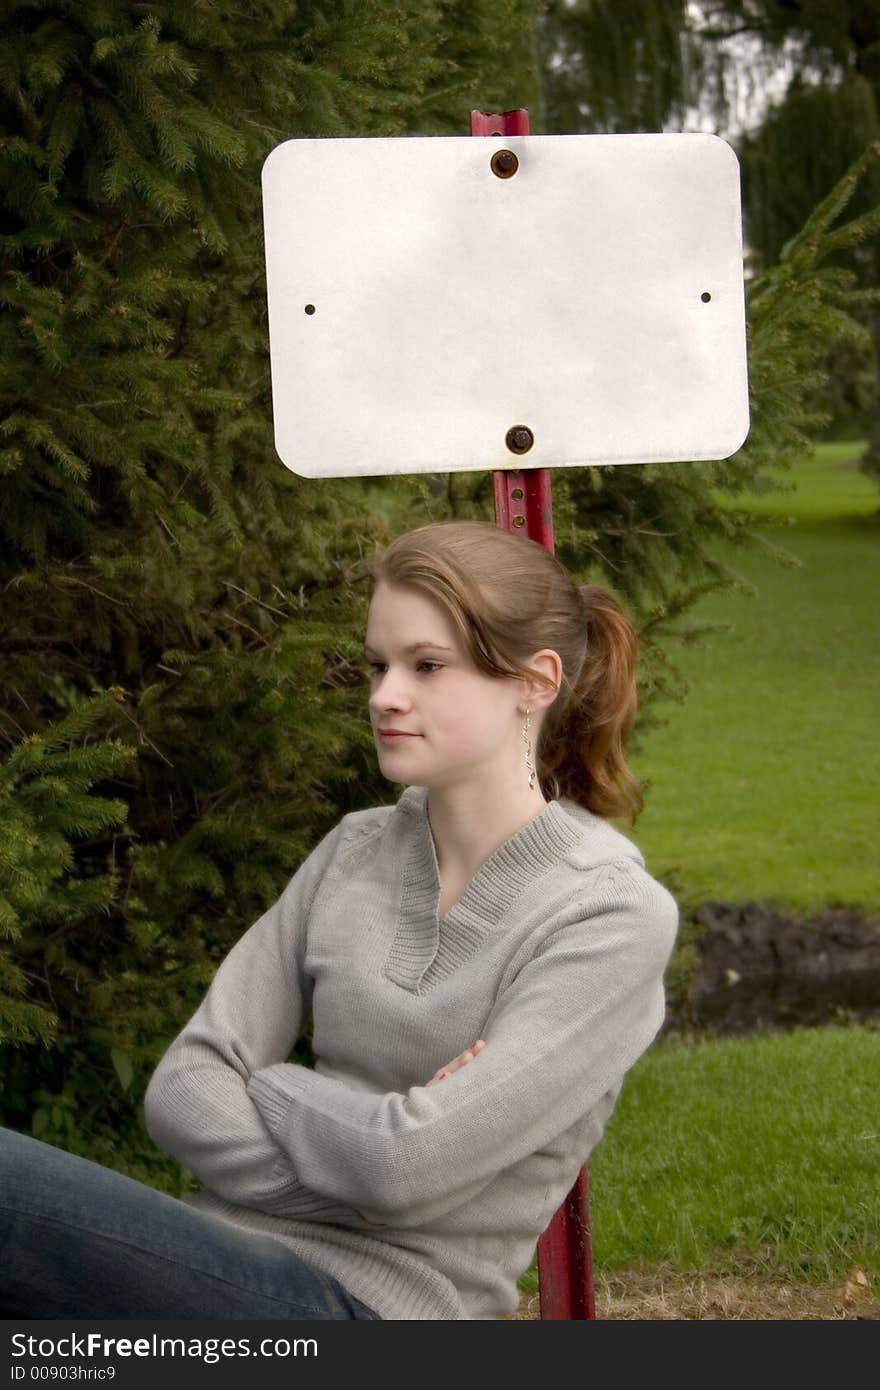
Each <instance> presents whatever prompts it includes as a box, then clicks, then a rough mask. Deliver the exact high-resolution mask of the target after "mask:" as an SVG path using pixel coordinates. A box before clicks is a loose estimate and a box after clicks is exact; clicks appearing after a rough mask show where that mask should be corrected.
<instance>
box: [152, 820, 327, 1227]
mask: <svg viewBox="0 0 880 1390" xmlns="http://www.w3.org/2000/svg"><path fill="white" fill-rule="evenodd" d="M344 822H345V817H343V819H342V821H340V822H339V824H338V825H337V826H336V827H335V828H334V829H333V830H331V831H330V832H329V834H328V835H326V836H325V837H324V839H323V840H322V841H321V842H320V844H319V845H318V846H317V847H316V848H315V849H314V850H313V851H312V853H311V854H310V855H309V856H308V858H307V859H305V860H304V861H303V863H302V864H301V865H300V867H299V869H298V870H297V872H296V874H295V875H294V876H293V878H292V879H291V880H290V882H289V883H288V885H287V887H286V888H285V890H284V892H283V893H282V894H281V896H280V898H278V900H277V901H276V902H275V903H273V905H272V906H271V907H270V908H269V909H268V910H267V911H266V912H265V913H264V914H263V916H262V917H260V918H259V919H258V921H256V922H255V923H254V924H253V925H252V926H251V927H250V928H249V929H248V930H247V931H246V932H245V933H244V935H243V936H242V937H241V939H240V940H239V941H238V942H236V944H235V946H233V948H232V950H231V951H230V952H229V953H228V955H227V956H226V957H225V959H224V960H223V961H222V963H221V964H220V966H219V967H218V969H217V972H216V974H215V976H214V979H213V981H212V982H211V985H210V987H209V989H208V992H207V994H206V995H205V998H204V999H203V1000H202V1003H201V1004H200V1005H199V1007H198V1009H197V1010H196V1012H195V1014H194V1015H193V1017H192V1018H191V1019H190V1021H189V1022H188V1023H187V1024H186V1026H185V1027H184V1028H183V1029H182V1031H181V1032H180V1033H179V1034H178V1036H177V1037H176V1038H175V1039H174V1041H173V1042H172V1043H171V1045H170V1047H169V1048H168V1049H167V1051H166V1052H165V1054H164V1055H163V1057H162V1058H161V1060H160V1062H159V1064H158V1066H157V1067H156V1070H155V1071H154V1073H153V1075H152V1077H151V1078H150V1082H149V1085H148V1087H147V1090H146V1094H145V1096H144V1121H145V1123H146V1127H147V1131H148V1133H149V1134H150V1137H151V1138H152V1139H153V1140H154V1141H155V1143H156V1144H158V1145H159V1147H160V1148H162V1149H164V1150H165V1151H166V1152H168V1153H170V1154H173V1156H174V1157H175V1158H176V1159H177V1160H178V1161H179V1162H180V1163H182V1164H183V1165H184V1167H186V1168H188V1169H189V1170H190V1172H192V1173H194V1174H195V1176H196V1177H197V1178H199V1179H200V1180H201V1182H203V1183H204V1185H205V1186H206V1187H207V1188H209V1189H210V1190H211V1191H212V1192H215V1193H216V1194H217V1195H218V1196H220V1197H223V1198H225V1199H227V1200H228V1201H231V1202H237V1203H241V1204H242V1205H245V1206H254V1207H261V1208H264V1209H265V1210H271V1211H276V1212H278V1211H287V1212H288V1213H289V1214H291V1215H292V1214H295V1213H296V1212H297V1211H299V1210H300V1209H301V1208H302V1204H303V1201H304V1200H305V1199H306V1198H307V1197H308V1195H309V1194H308V1189H307V1188H305V1187H304V1186H303V1184H302V1183H301V1181H300V1177H299V1175H298V1173H297V1171H296V1169H295V1167H294V1166H293V1161H292V1159H291V1156H290V1155H289V1154H288V1153H287V1152H286V1151H285V1150H284V1149H283V1148H282V1147H280V1146H279V1144H278V1143H277V1141H276V1140H275V1138H274V1137H273V1135H272V1134H271V1132H270V1131H269V1129H268V1128H267V1126H266V1124H265V1122H264V1121H263V1119H262V1116H261V1115H260V1112H259V1110H258V1108H257V1106H256V1105H255V1104H254V1102H253V1100H252V1099H251V1097H250V1096H249V1095H248V1093H247V1082H248V1079H249V1078H250V1076H251V1075H252V1073H254V1072H255V1071H258V1070H259V1069H260V1068H262V1067H265V1066H267V1065H268V1064H269V1063H272V1062H277V1061H278V1059H279V1058H282V1057H287V1056H288V1055H289V1053H290V1051H291V1048H292V1047H293V1045H294V1043H295V1042H296V1039H297V1037H298V1036H299V1034H300V1032H301V1030H302V1026H303V1023H304V1021H305V1019H306V1018H307V1016H308V1013H309V1011H310V1008H311V995H310V988H309V985H310V982H309V981H308V979H307V977H306V976H305V972H304V969H303V954H304V950H305V935H306V932H305V928H306V922H307V919H308V914H309V910H310V908H311V904H312V901H313V900H314V896H315V893H316V891H317V889H318V886H319V885H320V882H321V879H322V877H323V875H324V873H325V871H326V868H327V865H328V864H329V862H330V860H331V859H332V857H333V854H334V852H335V851H336V849H337V847H338V844H339V841H340V837H341V835H342V833H343V826H344Z"/></svg>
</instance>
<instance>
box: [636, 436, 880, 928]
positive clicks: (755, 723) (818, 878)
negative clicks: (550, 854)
mask: <svg viewBox="0 0 880 1390" xmlns="http://www.w3.org/2000/svg"><path fill="white" fill-rule="evenodd" d="M861 447H862V446H861V445H858V444H848V445H840V444H835V445H823V446H819V448H818V449H817V450H816V452H815V454H814V455H813V456H811V457H810V458H808V459H806V460H805V461H804V462H803V464H802V465H801V466H799V467H798V468H797V469H796V470H793V472H792V474H791V475H788V476H789V477H790V478H791V479H792V480H794V481H795V482H796V484H797V490H796V491H795V492H793V493H779V494H772V495H768V496H764V497H761V498H757V499H754V500H751V499H750V501H749V506H750V507H751V508H752V509H753V510H754V511H756V512H760V513H761V515H762V516H763V517H766V519H767V521H766V530H763V529H762V531H760V532H759V534H764V535H766V537H767V538H768V539H769V540H770V541H771V543H772V544H773V545H775V546H778V547H780V548H782V549H784V550H785V551H787V552H788V553H789V554H790V555H791V557H792V559H793V561H794V562H795V563H793V564H791V565H786V566H783V565H781V564H779V563H778V562H777V561H776V560H774V558H773V557H772V555H771V554H770V552H769V550H768V549H767V548H766V547H764V546H758V547H756V548H754V549H750V550H748V551H746V550H742V549H737V550H734V549H733V548H732V547H724V548H720V547H719V552H718V553H719V554H720V555H721V556H722V558H723V559H724V560H725V562H726V563H727V564H728V566H729V567H730V568H731V569H732V570H733V571H734V572H735V573H737V574H738V575H741V576H742V577H743V578H744V579H746V580H747V581H749V582H750V583H751V584H753V585H754V587H755V590H756V591H757V592H756V594H755V595H754V596H752V595H750V594H748V593H746V592H742V591H738V592H734V593H728V594H712V595H708V596H707V597H706V598H705V599H704V600H702V601H701V602H700V603H698V604H697V605H696V606H695V608H694V609H693V610H692V612H691V615H690V616H691V617H692V618H693V620H694V621H696V622H703V621H709V622H723V623H725V624H727V625H728V626H727V631H725V632H721V633H713V634H710V635H708V636H707V637H705V638H703V639H701V640H700V641H699V642H698V643H697V644H695V645H692V646H684V645H682V646H681V647H680V648H678V649H676V651H675V652H674V653H673V656H674V659H675V661H676V664H677V665H678V666H679V669H680V670H681V672H682V675H683V676H684V678H685V680H686V682H687V684H688V687H689V693H688V695H687V698H686V700H685V701H684V703H683V704H680V705H679V704H676V703H674V702H671V701H667V702H665V703H664V704H663V705H662V706H660V707H658V713H660V714H661V715H662V716H663V717H664V718H665V719H666V721H667V722H666V725H665V727H664V728H662V729H655V730H651V731H650V735H649V736H647V737H646V739H645V747H644V749H643V750H642V751H641V752H640V753H637V754H634V755H633V757H632V760H631V761H632V766H633V769H634V771H635V772H636V775H637V776H639V777H640V778H642V779H649V780H650V782H651V786H650V788H649V790H648V793H647V796H646V809H645V811H644V813H643V815H642V816H641V817H640V819H639V821H638V823H637V825H636V827H635V829H634V830H633V831H631V832H630V831H627V833H631V835H632V838H633V839H635V840H636V841H637V842H638V844H639V845H640V847H641V848H642V850H643V852H644V854H645V857H646V859H647V862H648V867H649V869H650V870H651V871H652V872H653V873H655V874H656V875H657V876H658V877H661V878H663V879H664V880H665V881H667V882H669V883H670V884H671V885H672V886H673V887H674V890H675V891H676V894H677V896H678V898H679V901H680V902H681V903H682V905H683V906H688V905H696V904H698V903H700V902H702V901H705V899H707V898H718V899H722V900H724V901H728V902H745V901H748V900H749V899H758V900H761V901H762V902H765V903H774V904H777V905H778V906H780V907H782V908H788V909H795V910H797V909H801V910H807V911H808V910H813V909H819V908H822V907H824V906H826V905H830V904H841V903H853V904H857V905H859V906H861V907H863V908H864V909H866V910H868V911H872V910H873V911H877V910H878V909H880V851H878V844H877V841H878V830H880V816H878V810H877V802H878V796H877V788H878V784H880V738H878V731H877V723H878V719H877V716H878V713H880V700H878V691H880V605H878V601H877V600H878V594H880V516H878V505H880V493H878V490H877V488H876V486H875V485H874V484H873V483H871V482H870V481H869V480H868V479H867V478H866V477H865V476H864V475H863V474H861V473H858V472H857V471H856V467H855V461H856V458H857V457H858V454H859V453H860V452H861ZM786 517H789V518H792V524H790V525H787V526H784V527H780V526H779V524H778V522H779V518H786ZM621 828H626V827H621Z"/></svg>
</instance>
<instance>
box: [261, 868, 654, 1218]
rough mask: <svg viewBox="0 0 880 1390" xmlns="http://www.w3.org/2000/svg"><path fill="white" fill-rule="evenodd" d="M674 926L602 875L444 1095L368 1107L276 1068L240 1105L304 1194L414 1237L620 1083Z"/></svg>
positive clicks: (649, 1023) (646, 1030) (633, 880)
mask: <svg viewBox="0 0 880 1390" xmlns="http://www.w3.org/2000/svg"><path fill="white" fill-rule="evenodd" d="M677 927H678V906H677V904H676V902H675V899H674V898H673V897H672V895H671V894H670V893H669V892H668V891H667V890H666V889H665V888H664V887H663V886H662V884H660V883H658V882H657V881H656V880H655V879H653V878H651V877H650V875H648V874H647V873H646V872H645V871H644V870H642V869H640V868H638V867H637V866H636V865H635V864H634V863H632V861H623V860H622V861H619V862H615V863H614V864H612V865H610V866H609V868H608V871H607V872H606V874H605V875H604V877H603V879H602V881H601V884H600V885H597V887H596V889H595V890H594V896H593V897H591V899H590V901H589V902H587V903H584V904H583V905H582V907H581V908H580V909H579V910H578V911H577V912H576V913H573V912H569V913H567V916H566V924H565V925H564V926H562V927H560V928H559V929H557V930H556V931H553V932H551V933H549V934H548V936H547V938H546V939H545V941H544V942H543V943H542V945H541V948H540V949H539V951H538V952H537V953H536V954H535V955H534V956H533V957H532V959H531V960H530V961H529V962H528V963H527V964H526V965H524V966H523V967H522V968H521V969H520V970H519V972H518V974H517V975H516V977H515V979H514V980H513V981H512V983H511V984H510V985H509V986H508V987H507V988H506V989H504V990H503V991H502V993H501V994H500V995H499V997H498V999H497V1000H496V1003H495V1005H494V1007H493V1009H492V1010H491V1012H490V1014H489V1017H488V1019H487V1020H486V1024H485V1027H484V1028H483V1029H482V1030H481V1036H482V1037H483V1038H484V1039H485V1041H486V1047H485V1048H484V1049H483V1051H482V1052H481V1053H480V1054H479V1055H478V1056H477V1057H476V1058H475V1059H474V1061H473V1062H471V1063H470V1064H469V1065H468V1066H466V1067H462V1068H461V1069H460V1070H458V1071H456V1072H454V1073H453V1074H452V1075H451V1076H449V1077H448V1078H447V1079H446V1080H444V1081H442V1082H440V1083H439V1084H437V1085H435V1086H431V1087H428V1086H425V1085H418V1086H411V1087H410V1088H409V1090H408V1091H407V1092H406V1093H405V1094H402V1093H398V1092H391V1093H386V1094H384V1095H376V1094H375V1093H372V1094H370V1093H364V1092H362V1091H355V1090H351V1089H349V1088H348V1087H347V1086H345V1085H344V1084H343V1083H341V1082H340V1081H339V1080H337V1079H336V1078H333V1077H327V1076H323V1075H321V1074H320V1073H318V1072H315V1071H311V1070H310V1069H308V1068H307V1067H301V1066H297V1065H291V1064H289V1063H281V1064H276V1065H270V1066H267V1067H264V1068H262V1069H260V1070H258V1071H255V1072H254V1074H253V1075H252V1076H251V1078H250V1080H249V1082H248V1086H247V1090H248V1095H249V1096H250V1097H251V1099H252V1100H253V1101H254V1103H255V1104H256V1106H257V1108H258V1109H259V1111H260V1114H261V1115H262V1117H263V1119H264V1120H265V1122H266V1125H267V1126H268V1128H269V1130H270V1132H271V1133H272V1134H273V1135H274V1137H275V1139H276V1140H277V1142H278V1144H279V1145H280V1146H281V1148H283V1149H284V1151H285V1153H287V1154H288V1155H289V1156H290V1159H291V1161H292V1163H293V1164H294V1166H295V1168H296V1171H297V1172H298V1173H299V1175H300V1177H301V1179H302V1181H303V1182H305V1183H306V1184H307V1185H308V1186H309V1187H311V1188H313V1189H314V1190H315V1191H316V1192H320V1193H322V1194H324V1195H325V1196H327V1197H330V1198H334V1199H336V1200H341V1201H344V1202H346V1203H348V1204H350V1205H351V1206H353V1207H355V1208H356V1209H358V1210H359V1212H361V1213H362V1214H363V1216H364V1217H365V1218H366V1219H367V1220H370V1221H373V1222H376V1223H378V1224H382V1225H392V1226H398V1227H411V1226H418V1225H422V1224H424V1223H426V1222H428V1221H430V1220H433V1219H435V1218H437V1217H439V1216H442V1215H443V1214H444V1213H446V1212H448V1211H450V1210H452V1209H453V1208H455V1207H457V1206H459V1205H460V1204H461V1203H462V1202H463V1201H465V1200H467V1199H468V1197H469V1196H470V1195H472V1194H473V1193H475V1192H477V1191H479V1190H480V1188H481V1187H483V1186H485V1184H486V1183H487V1182H488V1181H489V1180H491V1179H492V1178H493V1177H494V1176H495V1175H496V1174H497V1173H499V1172H501V1171H502V1170H503V1169H505V1168H508V1167H510V1166H511V1165H513V1164H515V1163H517V1162H519V1161H520V1160H522V1159H524V1158H526V1157H528V1156H529V1155H530V1154H533V1153H535V1152H537V1151H538V1150H540V1149H541V1148H542V1147H543V1146H545V1145H547V1144H549V1143H551V1142H552V1141H553V1140H554V1139H556V1138H558V1136H559V1135H560V1134H562V1133H563V1132H564V1131H565V1130H567V1129H568V1128H569V1127H570V1126H571V1125H573V1124H575V1123H576V1122H577V1121H578V1119H579V1118H580V1117H582V1116H583V1115H585V1114H586V1113H587V1112H588V1111H589V1110H591V1109H592V1108H593V1106H594V1105H596V1104H597V1102H598V1101H599V1100H600V1099H601V1098H602V1097H603V1096H604V1095H605V1094H606V1093H607V1092H608V1091H609V1090H611V1089H612V1088H613V1087H614V1086H616V1085H618V1084H619V1082H620V1080H621V1079H622V1077H623V1075H624V1073H625V1072H626V1071H627V1070H628V1069H629V1068H630V1067H631V1066H632V1065H633V1063H634V1062H635V1061H636V1060H637V1058H638V1057H639V1056H640V1055H641V1054H642V1052H644V1050H645V1049H646V1048H647V1047H648V1046H649V1044H650V1043H651V1041H652V1040H653V1038H654V1037H655V1035H656V1033H657V1032H658V1030H659V1028H660V1026H661V1024H662V1022H663V1017H664V1003H665V1001H664V992H663V972H664V970H665V967H666V964H667V962H668V960H669V956H670V953H671V951H672V947H673V943H674V940H675V934H676V930H677ZM585 1157H586V1156H585Z"/></svg>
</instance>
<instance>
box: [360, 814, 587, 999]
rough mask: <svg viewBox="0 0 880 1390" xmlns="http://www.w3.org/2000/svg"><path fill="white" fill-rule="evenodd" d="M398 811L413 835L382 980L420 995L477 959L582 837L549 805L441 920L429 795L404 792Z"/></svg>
mask: <svg viewBox="0 0 880 1390" xmlns="http://www.w3.org/2000/svg"><path fill="white" fill-rule="evenodd" d="M396 811H397V813H398V814H400V815H401V816H402V817H403V818H404V820H405V824H406V825H407V827H408V833H406V834H405V845H404V850H403V854H404V859H403V864H402V866H401V867H402V890H401V896H400V912H399V919H398V929H397V933H396V936H395V939H394V942H393V943H392V947H391V950H390V952H389V955H388V959H387V960H386V962H385V974H386V975H387V976H388V978H389V979H391V980H393V981H394V982H395V983H396V984H399V985H401V986H402V987H403V988H404V989H409V990H412V991H413V992H415V993H419V994H420V993H423V992H424V991H425V990H427V989H429V988H430V987H431V986H432V985H433V984H435V983H436V982H437V981H438V980H440V979H443V978H444V977H445V976H447V975H449V974H451V972H452V971H453V970H455V969H457V968H458V966H460V965H462V964H463V963H464V962H465V961H466V960H467V959H468V957H470V956H472V955H473V954H474V952H475V951H476V950H477V949H478V947H479V946H480V943H481V942H482V941H483V940H484V939H485V937H486V936H488V935H489V934H490V933H491V932H492V931H494V930H496V929H497V928H498V925H499V923H500V922H501V921H503V920H504V918H505V916H507V915H508V914H509V913H510V911H511V909H512V907H513V905H514V904H515V903H516V902H517V901H518V900H519V899H521V898H522V896H523V894H524V893H525V892H526V891H527V890H528V889H531V888H532V887H533V886H534V883H535V880H536V879H538V878H540V877H542V876H543V875H544V874H546V873H547V872H548V871H549V870H550V869H552V868H554V867H555V866H556V865H558V864H559V863H560V862H561V861H562V859H563V857H564V856H565V855H566V854H567V853H568V851H569V850H570V849H572V848H573V846H574V845H575V844H576V843H577V842H578V840H579V839H582V837H583V828H582V826H581V825H580V824H579V823H578V821H577V819H576V818H574V817H573V816H571V815H570V814H569V813H568V812H567V811H566V810H565V809H564V806H563V804H562V803H561V802H560V801H557V800H553V801H549V802H548V803H547V805H546V806H545V807H544V808H543V809H542V811H541V812H540V814H539V815H537V816H534V817H533V819H532V820H530V821H527V822H526V824H525V825H523V826H520V828H519V830H516V831H514V833H513V834H512V835H510V836H508V838H507V839H506V840H504V841H502V843H501V844H500V845H499V846H498V847H497V849H495V850H493V851H492V853H491V854H490V855H489V856H488V858H487V859H484V861H483V863H482V864H481V865H480V867H479V868H478V869H477V871H476V873H475V874H474V876H473V878H472V879H471V880H470V882H469V883H468V885H467V887H466V888H465V890H464V892H463V893H462V895H461V897H460V898H459V899H458V901H457V902H455V903H453V905H452V907H451V908H450V909H449V911H448V912H447V913H446V914H445V916H443V917H442V918H441V917H440V916H439V902H440V868H439V865H438V863H437V853H436V849H435V846H434V837H433V835H432V833H431V825H430V821H429V819H428V788H427V787H422V786H410V787H407V788H406V789H405V790H404V792H403V793H402V794H401V796H400V798H399V800H398V802H397V808H396ZM401 828H402V829H403V828H404V827H403V826H402V827H401Z"/></svg>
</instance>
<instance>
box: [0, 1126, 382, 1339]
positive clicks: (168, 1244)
mask: <svg viewBox="0 0 880 1390" xmlns="http://www.w3.org/2000/svg"><path fill="white" fill-rule="evenodd" d="M0 1316H2V1317H5V1318H15V1317H20V1318H53V1319H62V1318H157V1319H158V1318H204V1319H223V1318H285V1319H292V1320H296V1319H304V1320H307V1321H311V1320H314V1319H319V1318H320V1319H326V1318H337V1319H339V1318H349V1319H351V1318H357V1319H373V1318H378V1314H377V1313H374V1312H372V1311H371V1309H369V1308H367V1307H365V1305H364V1304H363V1303H361V1302H359V1300H358V1299H356V1298H355V1297H354V1296H353V1295H352V1294H350V1293H348V1292H347V1291H346V1290H345V1289H344V1288H343V1287H342V1285H341V1284H340V1283H338V1282H337V1280H335V1279H332V1278H330V1276H329V1275H325V1274H320V1273H319V1272H318V1271H317V1270H314V1269H311V1268H310V1267H309V1266H308V1265H307V1264H305V1263H304V1262H303V1261H302V1260H301V1259H300V1258H299V1256H298V1255H295V1254H294V1253H293V1251H292V1250H289V1249H288V1248H287V1247H286V1246H285V1245H284V1244H282V1242H281V1241H278V1240H276V1239H275V1238H274V1237H273V1236H266V1235H260V1234H252V1233H250V1232H247V1231H242V1230H240V1229H239V1228H238V1227H236V1226H232V1225H230V1224H229V1223H228V1222H225V1221H223V1220H222V1219H221V1218H219V1217H216V1216H214V1215H212V1214H210V1213H208V1212H200V1211H196V1210H193V1209H191V1208H190V1207H188V1206H186V1204H185V1203H184V1202H181V1201H179V1200H178V1199H177V1198H176V1197H169V1196H167V1195H166V1194H165V1193H164V1192H157V1191H156V1190H155V1189H154V1188H152V1187H147V1186H146V1185H145V1184H144V1183H139V1182H135V1181H134V1180H133V1179H132V1178H127V1177H124V1176H123V1175H122V1174H121V1173H115V1172H113V1171H112V1170H111V1169H109V1168H104V1167H102V1166H101V1165H100V1164H99V1163H92V1162H91V1161H90V1160H89V1159H87V1158H79V1157H78V1156H77V1155H76V1154H70V1153H67V1152H66V1151H65V1150H64V1149H57V1148H55V1147H53V1146H52V1145H51V1144H44V1143H42V1142H41V1141H40V1140H39V1139H32V1138H30V1137H29V1136H28V1135H24V1134H17V1133H16V1132H15V1131H14V1130H11V1129H4V1128H3V1127H0Z"/></svg>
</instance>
